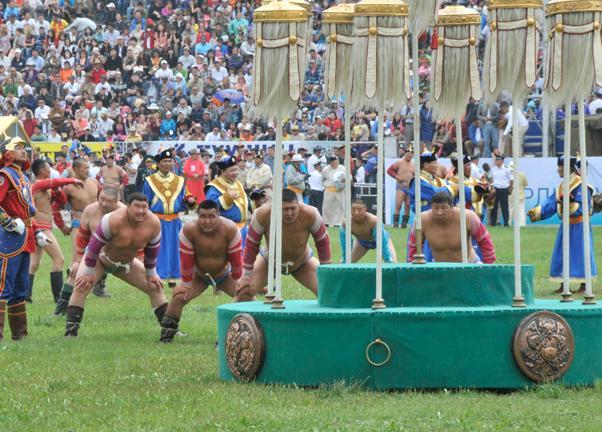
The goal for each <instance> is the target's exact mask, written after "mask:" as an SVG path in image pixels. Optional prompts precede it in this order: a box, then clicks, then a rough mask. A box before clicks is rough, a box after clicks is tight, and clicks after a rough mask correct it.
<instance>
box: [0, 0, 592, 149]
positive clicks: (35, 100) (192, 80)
mask: <svg viewBox="0 0 602 432" xmlns="http://www.w3.org/2000/svg"><path fill="white" fill-rule="evenodd" d="M461 3H462V2H461ZM464 3H467V4H468V5H469V6H471V7H475V8H477V9H478V10H480V11H481V12H482V13H483V14H485V12H486V9H485V7H486V2H485V1H482V0H481V1H476V0H469V1H466V2H464ZM259 4H260V1H259V0H256V1H255V2H251V1H244V0H113V1H106V0H105V1H96V2H95V1H92V0H83V1H82V0H60V1H57V0H45V1H42V0H10V1H6V0H3V1H2V2H0V18H1V21H2V22H1V23H0V84H1V86H0V88H1V95H0V106H1V107H2V114H3V115H16V116H18V117H19V119H20V120H21V121H22V122H23V124H24V126H25V129H26V131H27V133H28V135H29V136H30V137H31V139H32V140H33V141H63V142H73V141H74V140H77V141H81V142H90V141H142V140H144V141H152V140H180V141H184V140H190V141H252V140H272V139H273V138H274V131H273V127H271V126H273V125H270V124H267V123H262V122H250V121H249V120H248V118H247V117H246V116H245V109H244V103H245V100H247V98H248V96H249V89H250V86H251V80H252V67H253V58H254V53H255V41H254V39H253V28H252V23H253V10H254V8H256V7H258V6H259ZM312 4H313V16H314V19H313V29H312V32H311V42H310V43H309V45H308V54H307V57H308V59H307V69H306V73H305V87H304V91H303V93H302V96H301V102H300V105H299V109H298V110H297V111H296V112H293V113H291V116H290V118H289V119H288V120H287V121H286V122H285V123H284V139H285V140H294V141H326V140H329V141H337V140H342V139H344V132H343V131H344V127H343V118H344V117H343V112H344V107H343V106H342V105H340V104H339V103H338V102H337V101H331V100H328V99H327V98H325V97H324V93H323V87H324V86H323V85H324V52H325V49H326V42H325V38H324V35H323V33H322V25H321V12H322V11H323V10H324V9H325V8H327V7H329V6H332V5H333V4H334V2H332V1H328V0H322V1H316V2H312ZM484 16H485V15H484ZM485 24H486V19H485V18H484V19H483V32H482V38H481V39H482V40H481V43H480V46H481V50H482V48H483V46H484V41H485V38H486V37H487V26H486V25H485ZM434 40H436V37H435V36H434V35H432V34H431V33H426V34H423V35H422V36H421V38H420V53H419V59H420V60H419V61H420V65H419V79H420V84H421V88H422V92H421V95H420V97H421V112H420V117H421V142H422V144H424V145H426V146H428V147H430V146H431V145H432V144H433V143H436V144H438V145H439V146H438V148H439V149H441V153H442V154H448V153H450V152H451V151H452V150H453V148H455V145H456V144H455V133H454V129H453V125H452V124H448V123H436V122H434V121H433V118H432V110H431V106H430V103H431V102H430V100H429V94H428V89H429V78H430V56H431V41H434ZM538 91H540V86H538V88H536V89H534V92H535V93H537V92H538ZM601 96H602V95H601ZM532 103H533V106H528V107H526V108H528V109H526V110H525V112H526V113H527V116H526V118H528V117H529V116H534V117H537V115H538V114H537V113H538V109H539V107H538V106H537V102H532ZM498 108H499V107H498ZM498 108H496V109H495V111H496V112H497V111H498ZM478 113H479V104H478V103H471V104H469V106H468V107H467V112H466V116H465V120H466V121H465V123H463V132H464V140H465V142H467V147H468V151H469V152H470V153H473V154H474V153H479V152H481V153H483V154H484V155H485V156H487V155H488V153H490V152H491V151H493V150H495V149H496V148H498V147H499V146H500V143H499V142H498V141H499V138H498V136H499V135H502V136H504V135H507V132H508V130H507V129H508V128H507V125H506V123H504V122H503V119H502V118H500V119H498V118H493V119H492V118H489V120H487V116H485V117H483V116H479V115H478ZM383 118H384V121H386V124H385V134H386V135H388V136H392V137H395V138H396V139H397V141H398V142H399V143H400V144H402V145H406V144H407V143H410V142H412V140H413V111H412V107H411V105H410V104H408V106H406V107H404V108H403V109H402V110H401V111H400V112H396V113H392V115H389V116H387V117H385V116H383ZM498 120H501V121H498ZM488 121H489V122H491V124H495V129H496V130H497V131H493V132H492V130H489V133H486V132H485V130H484V129H486V128H487V122H488ZM525 121H526V120H525ZM376 123H377V122H376V113H374V112H357V113H354V115H353V120H352V125H351V126H352V128H351V130H352V139H353V140H354V141H357V142H368V141H372V140H375V135H376V130H377V124H376ZM487 129H491V128H487ZM486 140H488V141H490V142H485V141H486Z"/></svg>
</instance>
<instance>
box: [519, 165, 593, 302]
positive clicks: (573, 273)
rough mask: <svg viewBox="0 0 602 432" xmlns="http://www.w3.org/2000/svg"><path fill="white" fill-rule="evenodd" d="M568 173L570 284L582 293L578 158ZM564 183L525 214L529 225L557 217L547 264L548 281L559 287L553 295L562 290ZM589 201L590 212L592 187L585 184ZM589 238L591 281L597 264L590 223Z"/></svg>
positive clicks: (560, 166) (581, 220)
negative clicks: (553, 239)
mask: <svg viewBox="0 0 602 432" xmlns="http://www.w3.org/2000/svg"><path fill="white" fill-rule="evenodd" d="M563 165H564V157H563V156H561V157H559V158H558V175H559V176H560V178H563V174H564V169H563V168H564V167H563ZM569 165H570V169H571V174H570V177H569V194H570V195H569V225H570V226H569V261H570V262H569V281H570V282H579V283H580V284H581V285H580V287H579V291H578V292H585V257H584V253H583V248H584V237H583V234H584V233H583V207H582V193H583V187H582V184H581V176H580V175H579V162H577V158H575V157H571V159H570V162H569ZM563 183H564V182H562V183H560V185H559V186H558V188H557V189H556V193H554V194H553V195H550V196H549V197H548V198H547V199H546V200H545V201H544V203H543V204H542V205H540V206H537V207H534V208H532V209H531V210H529V211H528V212H527V215H528V216H529V218H530V219H531V222H537V221H540V220H544V219H548V218H550V217H552V216H554V215H555V214H557V215H558V217H560V220H561V223H560V227H559V228H558V234H557V235H556V242H555V243H554V249H553V251H552V261H551V263H550V280H551V281H552V282H560V288H558V289H557V290H556V291H555V292H556V293H561V292H562V291H563V275H562V267H563V260H562V243H563V238H562V212H563V210H564V209H563V205H562V199H563ZM587 189H588V200H589V202H590V209H592V207H593V205H592V195H593V188H592V187H591V186H589V185H588V187H587ZM588 235H589V237H590V245H591V250H590V255H589V259H590V264H591V269H592V278H594V277H595V276H596V274H597V270H596V261H595V260H594V237H593V234H592V227H591V224H590V226H589V230H588Z"/></svg>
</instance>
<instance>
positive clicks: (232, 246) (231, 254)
mask: <svg viewBox="0 0 602 432" xmlns="http://www.w3.org/2000/svg"><path fill="white" fill-rule="evenodd" d="M232 231H234V232H233V235H232V236H231V238H230V242H229V243H228V262H229V263H230V274H231V276H232V279H234V280H238V279H240V277H241V276H242V236H241V235H240V230H239V229H238V227H237V226H236V225H235V224H234V223H232Z"/></svg>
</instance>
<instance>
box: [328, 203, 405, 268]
mask: <svg viewBox="0 0 602 432" xmlns="http://www.w3.org/2000/svg"><path fill="white" fill-rule="evenodd" d="M376 221H377V218H376V216H375V215H373V214H372V213H369V212H368V207H367V206H366V203H365V202H364V201H363V200H361V199H356V200H354V201H353V202H352V203H351V234H352V235H353V236H354V237H355V239H356V240H357V241H356V242H354V243H353V248H352V249H351V262H352V263H356V262H358V261H359V260H360V259H362V257H363V256H364V255H366V253H367V252H368V250H370V249H376ZM382 236H383V256H382V258H383V260H384V261H385V262H389V263H391V262H393V263H394V262H397V253H395V247H394V246H393V242H392V241H391V238H390V237H389V233H388V232H387V231H385V227H384V226H383V228H382ZM339 238H340V241H341V253H342V255H343V257H342V259H341V262H345V258H346V254H345V244H346V243H345V223H343V226H342V227H341V229H340V231H339Z"/></svg>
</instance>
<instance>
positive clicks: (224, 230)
mask: <svg viewBox="0 0 602 432" xmlns="http://www.w3.org/2000/svg"><path fill="white" fill-rule="evenodd" d="M180 273H181V274H182V283H181V284H180V285H178V286H177V287H176V288H175V289H174V291H173V296H172V298H171V301H170V302H169V305H168V306H167V310H166V311H165V315H164V316H163V320H162V321H161V338H160V341H161V342H171V341H173V338H174V336H175V335H176V334H177V332H178V327H179V323H180V317H181V316H182V310H183V309H184V306H186V305H187V304H188V303H189V302H190V301H191V300H192V299H194V298H196V297H198V296H199V295H201V294H202V293H203V292H204V291H205V290H206V289H207V287H209V286H213V287H214V288H215V290H218V291H223V292H225V293H226V294H228V295H229V296H230V297H234V294H235V282H236V280H238V279H239V278H240V275H241V274H242V238H241V236H240V231H239V229H238V226H237V225H236V224H235V223H234V222H232V221H231V220H229V219H226V218H225V217H223V216H220V215H219V207H218V205H217V203H215V202H214V201H209V200H207V201H203V202H202V203H201V204H200V205H199V208H198V218H197V219H196V220H192V221H190V222H187V223H186V224H185V225H184V226H183V227H182V230H181V231H180Z"/></svg>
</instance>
